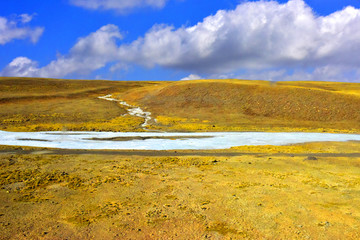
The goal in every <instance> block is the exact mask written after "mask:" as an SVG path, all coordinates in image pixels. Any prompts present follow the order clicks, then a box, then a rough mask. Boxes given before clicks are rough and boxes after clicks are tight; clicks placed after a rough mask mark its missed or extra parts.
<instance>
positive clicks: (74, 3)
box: [0, 0, 360, 82]
mask: <svg viewBox="0 0 360 240" xmlns="http://www.w3.org/2000/svg"><path fill="white" fill-rule="evenodd" d="M0 76H23V77H51V78H72V79H113V80H181V79H199V78H242V79H263V80H273V81H280V80H321V81H350V82H360V1H359V0H341V1H340V0H289V1H283V0H278V1H265V0H264V1H242V0H216V1H215V0H214V1H209V0H131V1H130V0H51V1H44V0H11V1H10V0H7V1H4V0H3V1H1V3H0Z"/></svg>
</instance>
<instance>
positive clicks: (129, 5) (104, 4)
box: [70, 0, 167, 13]
mask: <svg viewBox="0 0 360 240" xmlns="http://www.w3.org/2000/svg"><path fill="white" fill-rule="evenodd" d="M166 1H167V0H131V1H129V0H70V3H71V4H73V5H75V6H78V7H83V8H87V9H93V10H96V9H103V10H115V11H117V12H119V13H126V12H127V11H129V10H132V9H135V8H143V7H153V8H162V7H164V5H165V4H166Z"/></svg>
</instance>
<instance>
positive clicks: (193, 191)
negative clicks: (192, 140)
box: [0, 142, 360, 239]
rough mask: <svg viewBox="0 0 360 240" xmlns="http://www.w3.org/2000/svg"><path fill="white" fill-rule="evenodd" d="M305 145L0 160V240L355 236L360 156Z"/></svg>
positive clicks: (356, 146) (354, 145)
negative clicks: (205, 153) (322, 152)
mask: <svg viewBox="0 0 360 240" xmlns="http://www.w3.org/2000/svg"><path fill="white" fill-rule="evenodd" d="M341 146H343V147H344V146H346V144H344V143H332V144H329V143H326V144H321V143H316V144H315V145H311V144H307V145H306V149H307V148H308V149H317V148H320V149H330V150H328V152H333V153H337V152H342V151H341V150H340V151H339V149H341ZM303 147H304V146H299V147H297V146H290V147H281V151H284V152H292V151H294V155H293V156H289V157H286V156H274V155H273V153H274V152H276V150H275V151H274V150H273V149H269V147H253V148H252V149H251V150H253V151H255V152H262V154H250V155H247V156H234V157H201V156H193V157H137V156H132V157H125V156H121V155H38V154H30V155H10V154H7V155H0V165H1V170H0V185H1V189H0V202H1V204H0V231H1V233H2V234H1V236H0V239H39V238H41V239H65V238H68V239H359V237H360V235H359V232H360V231H359V228H360V207H359V206H360V195H359V193H360V178H359V174H360V170H359V160H360V159H359V158H350V157H341V158H339V157H331V156H329V157H318V159H317V160H307V157H306V156H303V155H301V154H300V153H304V151H302V150H303V149H304V148H303ZM351 149H352V150H351ZM358 149H359V143H355V142H354V143H352V147H348V149H347V152H352V151H358ZM277 150H279V149H277ZM305 153H306V150H305Z"/></svg>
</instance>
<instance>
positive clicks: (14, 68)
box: [0, 57, 38, 77]
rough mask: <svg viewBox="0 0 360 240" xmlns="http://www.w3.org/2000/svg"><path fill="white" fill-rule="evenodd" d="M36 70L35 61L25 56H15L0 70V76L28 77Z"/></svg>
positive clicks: (34, 73)
mask: <svg viewBox="0 0 360 240" xmlns="http://www.w3.org/2000/svg"><path fill="white" fill-rule="evenodd" d="M37 72H38V68H37V62H35V61H32V60H30V59H28V58H26V57H17V58H15V59H14V60H13V61H12V62H11V63H9V64H8V65H7V66H6V67H5V68H4V69H3V71H2V72H1V74H0V75H1V76H18V77H30V76H34V75H36V73H37Z"/></svg>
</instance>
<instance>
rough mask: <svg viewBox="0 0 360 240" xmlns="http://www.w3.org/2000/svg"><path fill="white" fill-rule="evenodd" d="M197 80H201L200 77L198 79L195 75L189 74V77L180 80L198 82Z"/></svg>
mask: <svg viewBox="0 0 360 240" xmlns="http://www.w3.org/2000/svg"><path fill="white" fill-rule="evenodd" d="M198 79H202V77H200V76H199V75H197V74H190V75H189V76H187V77H184V78H182V79H181V80H198Z"/></svg>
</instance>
